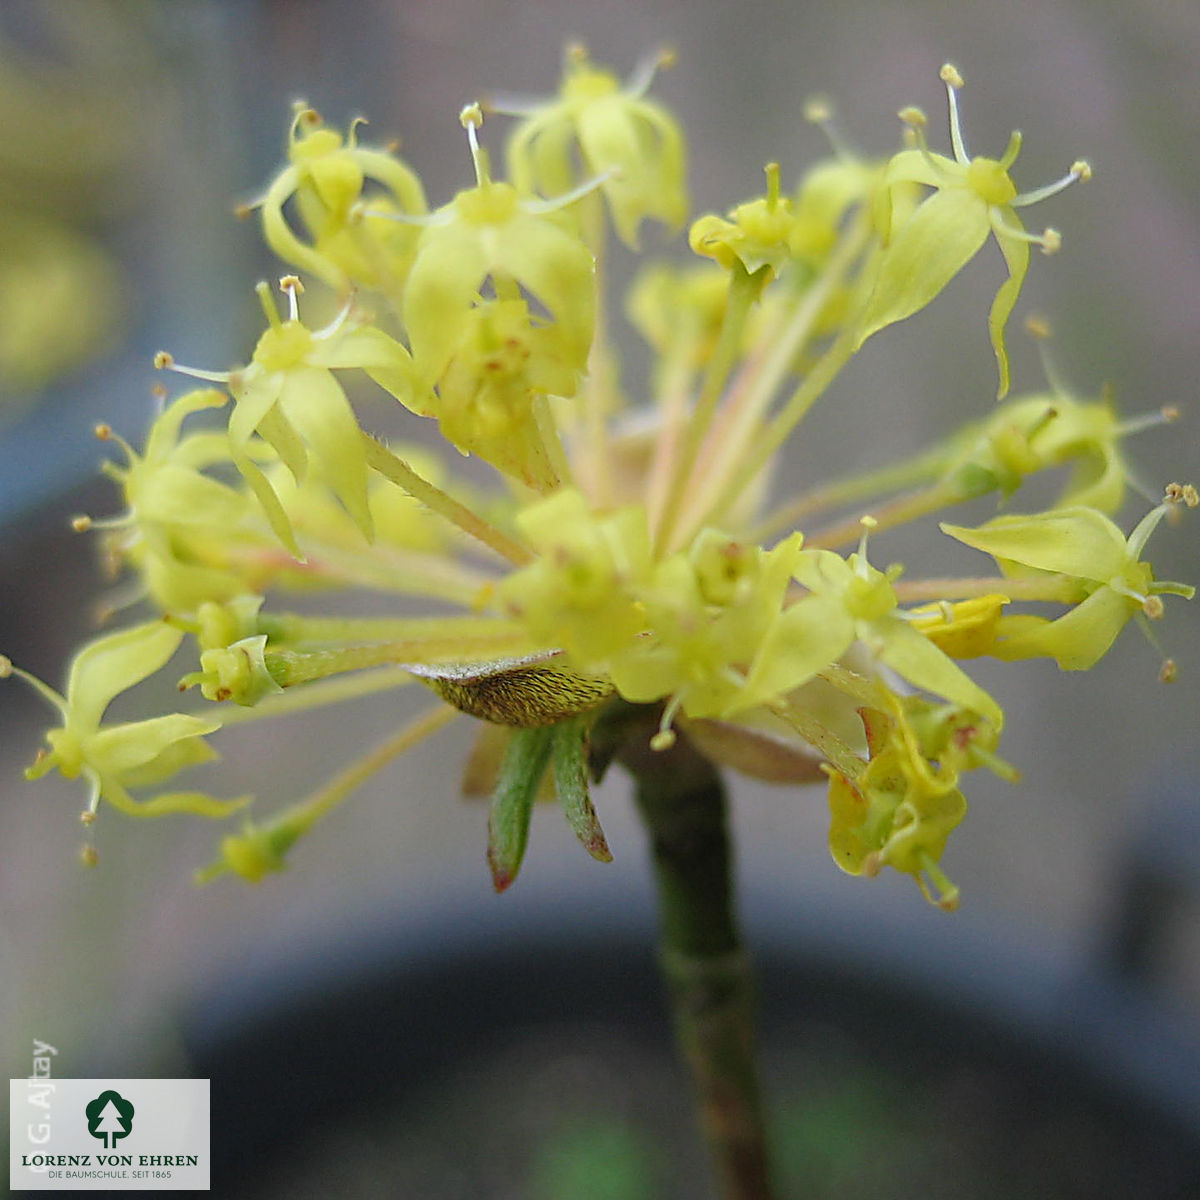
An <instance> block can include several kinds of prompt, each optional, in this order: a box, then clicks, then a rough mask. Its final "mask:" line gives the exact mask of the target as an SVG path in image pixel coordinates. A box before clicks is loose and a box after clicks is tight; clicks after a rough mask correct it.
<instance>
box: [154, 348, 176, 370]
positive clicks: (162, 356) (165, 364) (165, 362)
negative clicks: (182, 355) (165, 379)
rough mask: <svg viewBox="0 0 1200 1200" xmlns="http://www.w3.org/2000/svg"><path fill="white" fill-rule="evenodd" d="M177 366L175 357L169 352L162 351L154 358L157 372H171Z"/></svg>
mask: <svg viewBox="0 0 1200 1200" xmlns="http://www.w3.org/2000/svg"><path fill="white" fill-rule="evenodd" d="M174 365H175V356H174V355H173V354H171V353H170V352H169V351H167V350H160V351H159V352H158V353H157V354H156V355H155V356H154V369H155V370H156V371H169V370H170V369H171V368H172V367H173V366H174Z"/></svg>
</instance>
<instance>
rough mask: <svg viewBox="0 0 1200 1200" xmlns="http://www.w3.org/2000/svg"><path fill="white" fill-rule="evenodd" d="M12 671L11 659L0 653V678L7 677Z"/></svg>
mask: <svg viewBox="0 0 1200 1200" xmlns="http://www.w3.org/2000/svg"><path fill="white" fill-rule="evenodd" d="M12 673H13V665H12V659H11V658H9V657H7V655H4V654H0V679H7V678H8V677H9V676H10V675H11V674H12Z"/></svg>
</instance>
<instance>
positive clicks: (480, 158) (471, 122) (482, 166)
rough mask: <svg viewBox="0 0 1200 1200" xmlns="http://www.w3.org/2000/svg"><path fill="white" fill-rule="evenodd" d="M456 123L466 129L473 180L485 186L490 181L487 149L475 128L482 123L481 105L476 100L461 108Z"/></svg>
mask: <svg viewBox="0 0 1200 1200" xmlns="http://www.w3.org/2000/svg"><path fill="white" fill-rule="evenodd" d="M458 123H459V124H460V125H461V126H462V127H463V128H464V129H465V130H466V131H467V143H468V144H469V145H470V147H471V161H472V162H473V163H474V164H475V182H476V183H478V185H479V186H480V187H487V185H488V184H489V183H491V182H492V167H491V159H490V158H489V157H488V152H487V150H486V149H485V148H484V147H483V146H481V145H480V144H479V134H478V132H477V130H478V129H479V127H480V126H481V125H482V124H483V106H482V105H481V104H480V103H479V101H478V100H476V101H475V103H474V104H468V105H466V107H464V108H463V110H462V111H461V112H460V113H459V114H458Z"/></svg>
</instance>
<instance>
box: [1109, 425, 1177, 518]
mask: <svg viewBox="0 0 1200 1200" xmlns="http://www.w3.org/2000/svg"><path fill="white" fill-rule="evenodd" d="M1179 417H1180V412H1179V409H1177V408H1175V407H1174V405H1171V404H1166V405H1164V406H1163V407H1162V408H1160V409H1159V410H1158V412H1151V413H1143V414H1142V415H1141V416H1140V417H1130V418H1129V419H1128V420H1125V421H1122V422H1121V423H1120V424H1119V425H1118V426H1117V436H1118V437H1128V436H1129V435H1130V434H1131V433H1141V432H1142V430H1143V429H1156V428H1158V426H1159V425H1170V424H1171V423H1172V422H1173V421H1178V420H1179ZM1174 486H1177V485H1174V484H1172V485H1170V486H1169V487H1168V488H1167V495H1168V496H1170V495H1171V487H1174ZM1180 498H1181V499H1182V497H1180Z"/></svg>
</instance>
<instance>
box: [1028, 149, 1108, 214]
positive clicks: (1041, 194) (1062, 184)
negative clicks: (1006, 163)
mask: <svg viewBox="0 0 1200 1200" xmlns="http://www.w3.org/2000/svg"><path fill="white" fill-rule="evenodd" d="M1091 177H1092V168H1091V166H1090V165H1089V164H1088V163H1087V162H1085V161H1084V160H1083V159H1079V160H1078V161H1077V162H1073V163H1072V164H1071V169H1070V170H1069V171H1068V172H1067V173H1066V174H1065V175H1064V176H1063V177H1062V178H1061V179H1056V180H1055V181H1054V182H1053V183H1048V184H1046V186H1045V187H1040V188H1034V190H1033V191H1032V192H1022V193H1021V194H1020V195H1019V196H1016V197H1014V198H1013V199H1012V200H1010V201H1009V203H1010V204H1011V206H1012V207H1013V208H1025V207H1026V206H1027V205H1030V204H1038V203H1040V202H1041V201H1043V200H1047V199H1049V197H1051V196H1057V195H1058V193H1059V192H1061V191H1064V190H1065V189H1066V188H1069V187H1070V186H1071V184H1073V183H1087V181H1088V180H1089V179H1091Z"/></svg>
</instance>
